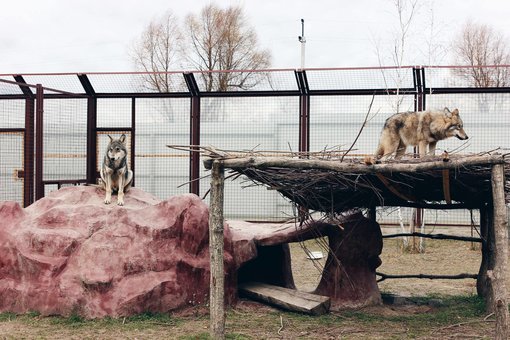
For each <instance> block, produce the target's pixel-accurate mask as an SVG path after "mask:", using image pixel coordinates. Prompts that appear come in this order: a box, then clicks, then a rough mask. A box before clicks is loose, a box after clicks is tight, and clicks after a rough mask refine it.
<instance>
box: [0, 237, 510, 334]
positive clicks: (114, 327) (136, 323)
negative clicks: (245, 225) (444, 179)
mask: <svg viewBox="0 0 510 340" xmlns="http://www.w3.org/2000/svg"><path fill="white" fill-rule="evenodd" d="M392 231H393V230H383V232H384V233H387V232H392ZM435 232H443V231H435ZM306 248H307V249H308V250H310V251H324V249H323V248H322V246H321V245H320V244H317V243H316V242H314V241H308V242H307V243H306ZM291 254H292V263H293V274H294V279H295V283H296V285H297V287H298V289H300V290H305V291H311V290H313V289H314V288H315V286H316V285H317V284H318V282H319V279H320V275H321V271H320V268H321V265H323V263H324V260H325V257H324V258H323V259H319V260H310V259H309V258H308V256H307V254H306V253H305V252H304V250H303V247H302V245H301V244H298V243H295V244H291ZM324 255H326V254H325V253H324ZM381 259H382V265H381V267H379V268H378V271H379V272H383V273H386V274H399V273H408V274H409V273H413V274H420V273H423V274H459V273H472V274H476V273H477V272H478V268H479V265H480V259H481V251H480V250H479V249H476V250H472V249H471V244H470V243H467V242H456V241H437V240H425V252H424V253H406V252H402V250H401V248H400V245H399V242H398V241H396V240H395V239H385V241H384V248H383V253H382V255H381ZM508 282H509V285H508V287H510V277H509V281H508ZM379 287H380V289H381V291H382V292H383V293H392V294H397V295H402V296H421V297H423V296H438V297H439V299H446V300H448V296H455V297H456V296H463V297H464V298H461V299H459V301H458V302H457V300H453V302H451V301H450V302H449V304H448V305H447V307H446V308H441V307H437V306H434V305H431V304H412V305H408V304H407V305H383V306H375V307H370V308H364V309H363V310H360V311H346V312H335V313H330V314H327V315H325V316H321V317H310V316H305V315H300V314H296V313H286V312H283V311H281V310H278V309H276V308H272V307H269V306H266V305H262V304H259V303H256V302H252V301H248V300H242V301H240V303H239V304H238V305H237V306H236V308H235V309H233V310H230V311H229V312H228V314H227V318H226V332H227V333H228V334H229V336H228V337H227V339H410V338H419V339H466V338H477V339H478V338H482V339H483V338H486V339H490V338H492V334H493V332H494V320H493V318H492V320H491V319H490V318H487V319H485V314H484V311H483V306H482V307H480V308H481V311H478V312H473V311H469V310H468V311H465V310H464V309H469V308H471V309H473V299H474V301H475V302H474V304H475V305H476V304H477V302H476V301H477V300H476V298H475V297H469V295H474V294H476V281H475V280H474V279H462V280H429V279H388V280H386V281H384V282H381V283H380V284H379ZM453 299H455V298H453ZM464 300H468V303H467V304H466V305H465V306H466V308H464V305H463V304H464V303H465V301H464ZM456 308H457V309H456ZM207 313H208V308H207V306H201V307H197V308H195V309H192V310H187V311H183V312H181V313H173V314H171V315H165V316H150V317H147V318H146V319H143V318H142V319H137V318H128V319H122V320H119V319H104V320H95V321H85V320H79V319H78V320H73V319H69V318H67V319H63V318H52V317H38V316H36V315H35V316H34V315H28V316H15V315H6V314H0V339H20V338H24V339H207V338H208V337H207V334H208V332H209V330H208V329H209V319H208V314H207Z"/></svg>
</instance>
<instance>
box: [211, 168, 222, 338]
mask: <svg viewBox="0 0 510 340" xmlns="http://www.w3.org/2000/svg"><path fill="white" fill-rule="evenodd" d="M224 182H225V174H224V168H223V165H222V163H221V161H214V162H213V164H212V177H211V197H210V205H209V256H210V266H211V267H210V268H211V270H210V271H211V279H210V287H209V290H210V292H209V294H210V301H209V302H210V305H209V312H210V316H209V317H210V329H209V331H210V336H211V338H212V339H224V338H225V302H224V300H225V286H224V285H225V273H224V264H223V243H224V242H223V223H224V220H223V194H224Z"/></svg>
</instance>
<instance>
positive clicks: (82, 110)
mask: <svg viewBox="0 0 510 340" xmlns="http://www.w3.org/2000/svg"><path fill="white" fill-rule="evenodd" d="M509 70H510V67H508V66H507V67H498V68H497V67H487V68H468V67H427V68H415V67H403V68H394V67H393V68H392V67H387V68H350V69H310V70H300V71H294V70H266V71H259V72H255V73H256V76H253V77H254V78H252V79H251V81H250V82H248V83H246V86H245V87H237V88H236V87H227V88H224V89H222V88H219V89H209V87H210V86H213V87H214V86H220V85H221V82H222V81H225V79H240V78H242V77H243V76H246V75H247V74H248V73H247V72H246V71H238V72H214V73H213V74H212V76H211V77H209V74H207V73H202V72H195V73H193V74H192V75H191V77H190V73H185V74H183V73H179V72H172V73H168V74H162V73H158V74H155V73H154V74H149V73H147V74H142V73H118V74H104V73H95V74H88V75H84V74H63V75H43V74H41V75H33V74H32V75H26V76H24V81H26V82H27V83H32V84H36V83H38V84H43V85H44V86H46V87H51V88H55V89H59V90H62V91H67V92H68V93H66V94H62V93H64V92H62V93H60V94H59V93H58V92H51V91H45V98H44V115H43V117H44V129H43V137H44V138H43V145H44V146H43V155H44V156H43V157H44V158H43V159H44V162H43V165H44V166H43V170H44V173H43V180H44V181H45V184H46V186H45V189H46V190H45V191H46V192H49V191H51V190H54V189H57V188H59V187H61V186H62V185H70V184H73V180H80V181H84V179H85V178H86V177H87V176H89V177H90V173H89V172H87V171H88V170H87V168H88V167H90V164H89V163H88V162H89V159H90V154H89V153H90V152H91V150H90V149H88V144H87V143H90V138H89V137H90V136H89V134H90V133H91V130H90V126H89V125H88V124H90V119H91V118H90V117H91V116H94V115H95V116H94V117H95V119H96V120H95V121H94V122H93V124H95V126H94V127H93V128H94V129H95V130H94V131H95V135H94V138H95V143H96V152H95V164H94V165H93V166H94V169H96V171H99V167H100V166H101V162H102V158H103V154H104V150H105V148H106V144H107V142H108V137H107V134H110V135H111V136H112V137H119V136H120V135H121V134H122V133H125V134H126V135H127V143H128V149H129V152H132V153H133V154H132V156H133V161H131V157H130V158H129V164H130V165H131V167H132V168H133V169H134V172H135V175H134V176H135V177H134V178H135V179H134V181H135V186H136V187H139V188H141V189H143V190H145V191H148V192H150V193H152V194H154V195H155V196H157V197H159V198H161V199H165V198H167V197H169V196H172V195H177V194H181V193H186V192H189V191H190V190H192V186H190V183H189V182H190V180H194V181H197V180H198V179H197V178H192V177H193V176H194V175H193V171H192V167H193V162H194V159H193V158H192V157H190V153H189V152H187V151H176V150H171V149H168V148H167V145H190V144H191V141H192V140H197V138H198V139H199V140H200V144H201V145H205V146H214V147H216V148H219V149H226V150H261V151H266V152H267V151H273V150H274V151H279V152H281V151H307V150H309V151H314V152H315V151H321V150H332V149H335V148H336V149H339V150H344V151H345V150H347V149H349V148H350V147H351V146H352V150H351V151H350V153H349V156H356V157H362V156H364V155H367V154H373V152H374V151H375V149H376V147H377V143H378V139H379V136H380V133H381V130H382V127H383V125H384V122H385V120H386V119H387V118H388V117H389V116H390V115H392V114H394V113H396V112H402V111H414V110H415V109H416V108H420V107H421V108H423V109H431V110H442V109H443V108H444V107H448V108H450V109H453V108H458V109H459V111H460V115H461V117H462V119H463V121H464V127H465V130H466V132H467V134H468V135H469V136H470V138H469V140H467V141H459V140H457V139H454V138H451V139H448V140H444V141H441V142H439V143H438V145H437V151H436V153H437V154H439V153H440V152H442V151H443V150H446V151H448V152H449V153H477V152H482V151H489V150H494V149H497V148H506V149H508V148H509V147H510V137H509V135H508V132H507V131H508V130H509V128H510V120H509V119H508V117H507V113H508V112H509V111H510V110H509V109H510V104H509V103H510V87H508V84H509V80H510V79H505V78H504V75H505V74H506V75H507V74H508V71H509ZM483 72H485V73H483ZM255 73H254V74H255ZM482 73H483V75H484V76H485V79H486V81H485V82H484V83H483V84H482V83H480V82H479V81H478V80H477V79H476V76H477V75H480V74H482ZM13 77H14V78H15V79H16V80H17V81H20V79H21V78H20V76H19V75H18V76H6V75H0V172H1V179H0V180H1V188H0V190H1V191H0V199H9V200H11V199H14V200H18V201H20V200H22V199H23V181H22V180H19V177H20V174H22V172H19V171H18V170H19V169H21V170H22V169H23V167H24V164H23V159H24V154H23V148H24V139H23V138H24V134H23V133H24V130H23V129H24V122H25V109H26V105H27V104H26V102H25V99H27V98H31V99H32V100H33V99H35V93H32V95H31V94H30V93H29V92H28V91H23V88H22V87H21V88H20V86H16V84H11V83H8V82H7V83H6V82H1V80H3V79H4V80H9V81H11V82H12V79H13ZM507 78H508V76H507ZM210 79H212V82H208V80H210ZM156 80H158V81H161V82H162V83H160V84H159V85H158V86H156V85H155V83H154V81H156ZM190 80H191V81H192V82H191V83H190ZM193 81H194V82H195V85H196V86H195V87H196V88H193V86H194V85H193ZM18 85H19V84H18ZM160 85H161V86H160ZM482 85H483V86H482ZM32 91H33V88H32ZM73 93H74V94H75V95H73ZM92 98H94V100H97V102H96V106H94V105H91V101H90V100H91V99H92ZM197 98H198V102H199V107H198V112H199V115H200V122H199V123H200V124H199V129H198V137H197V136H195V135H194V132H193V129H192V126H196V125H193V124H195V122H194V120H193V118H192V116H193V114H194V113H193V110H197V107H196V106H193V105H194V104H193V100H196V99H197ZM303 99H307V100H308V101H303ZM195 114H196V112H195ZM365 119H367V122H366V125H365V126H363V127H362V125H363V122H364V121H365ZM303 124H309V125H308V126H307V129H304V130H303ZM303 131H305V132H303ZM307 133H309V135H307ZM193 136H195V137H193ZM303 139H306V141H307V142H308V143H303ZM355 140H356V142H355V144H353V143H354V141H355ZM307 145H308V146H309V149H308V147H307ZM303 147H304V148H305V150H302V148H303ZM300 148H301V149H300ZM410 151H411V149H410V148H409V150H408V152H410ZM39 156H40V155H36V157H39ZM195 165H196V163H195ZM198 175H199V177H201V179H200V181H199V184H200V185H199V188H200V189H199V190H198V192H197V194H199V195H200V196H204V195H205V194H206V192H207V191H208V189H209V183H210V182H209V178H208V177H207V176H208V172H207V171H205V170H204V168H203V166H202V165H201V164H200V171H199V174H198ZM21 177H22V176H21ZM87 180H90V178H88V177H87ZM474 194H476V193H474ZM412 211H413V210H412V209H403V208H402V209H396V208H387V209H379V210H378V214H379V220H380V221H381V222H383V223H394V224H398V223H399V222H400V221H403V222H404V223H408V221H409V219H410V218H411V215H412ZM225 214H226V217H227V218H243V219H252V220H275V219H277V220H280V219H282V218H285V217H288V216H291V215H293V211H292V205H291V204H289V202H287V201H286V200H285V199H283V198H282V197H281V196H280V195H279V194H278V193H276V192H274V191H268V190H266V189H265V188H263V187H258V186H253V185H251V183H250V182H247V181H246V180H245V179H243V178H239V179H236V180H235V181H230V180H229V179H227V181H226V193H225ZM424 219H425V222H426V223H428V224H431V223H433V224H470V223H471V222H472V220H473V221H474V222H475V223H478V219H479V217H478V214H477V213H474V214H473V215H471V214H470V213H469V212H466V211H426V212H425V217H424Z"/></svg>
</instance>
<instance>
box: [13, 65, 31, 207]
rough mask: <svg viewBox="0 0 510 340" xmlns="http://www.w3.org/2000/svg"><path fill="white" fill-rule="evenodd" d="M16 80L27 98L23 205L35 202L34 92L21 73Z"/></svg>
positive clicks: (16, 76) (24, 136)
mask: <svg viewBox="0 0 510 340" xmlns="http://www.w3.org/2000/svg"><path fill="white" fill-rule="evenodd" d="M14 80H15V81H16V82H17V83H18V85H19V88H20V90H21V92H23V94H24V95H25V96H26V99H25V129H24V133H23V207H28V206H29V205H30V204H32V203H34V140H35V130H34V128H35V125H34V118H35V114H34V110H35V101H34V98H35V96H34V93H33V92H32V90H31V89H30V87H29V86H28V85H26V84H27V82H26V81H25V79H24V78H23V76H21V75H19V74H18V75H15V76H14ZM22 84H25V85H22Z"/></svg>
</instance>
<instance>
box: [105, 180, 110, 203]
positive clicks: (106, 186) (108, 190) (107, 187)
mask: <svg viewBox="0 0 510 340" xmlns="http://www.w3.org/2000/svg"><path fill="white" fill-rule="evenodd" d="M105 191H106V196H105V198H104V204H110V203H111V202H112V179H111V178H110V176H108V177H106V183H105Z"/></svg>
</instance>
